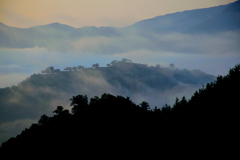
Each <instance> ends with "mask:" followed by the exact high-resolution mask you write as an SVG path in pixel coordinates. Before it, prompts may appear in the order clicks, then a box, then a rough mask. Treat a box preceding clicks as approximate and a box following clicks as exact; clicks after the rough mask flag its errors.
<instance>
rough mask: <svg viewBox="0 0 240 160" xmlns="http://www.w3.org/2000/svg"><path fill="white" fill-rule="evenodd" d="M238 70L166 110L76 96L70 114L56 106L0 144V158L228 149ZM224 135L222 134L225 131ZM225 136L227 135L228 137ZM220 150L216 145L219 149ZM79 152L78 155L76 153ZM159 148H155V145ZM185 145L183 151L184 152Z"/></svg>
mask: <svg viewBox="0 0 240 160" xmlns="http://www.w3.org/2000/svg"><path fill="white" fill-rule="evenodd" d="M239 82H240V65H237V66H235V68H233V69H230V71H229V74H228V75H226V76H224V77H222V76H218V77H217V79H216V81H215V82H211V83H208V84H207V85H206V87H204V88H202V89H199V90H198V91H196V92H195V93H194V95H193V96H192V97H191V98H190V99H189V100H187V99H186V98H185V97H183V98H181V99H180V100H179V99H178V98H176V101H175V104H174V105H173V106H172V107H170V106H169V105H167V104H166V105H165V106H164V107H163V108H161V109H160V108H157V107H155V108H154V109H150V108H151V107H150V106H149V104H148V102H146V101H143V102H142V103H140V104H139V105H137V104H135V103H134V102H132V100H131V99H130V98H129V97H123V96H114V95H111V94H103V95H102V96H101V97H97V96H95V97H92V98H91V99H90V100H89V99H88V97H87V96H86V95H77V96H73V97H72V98H71V106H72V108H71V112H70V111H69V110H66V109H64V108H63V107H62V106H58V107H57V108H56V109H55V110H54V111H53V113H54V115H53V116H51V117H49V116H47V115H45V114H44V115H42V116H41V118H40V119H39V121H38V123H34V124H32V125H31V127H30V128H26V129H25V130H23V131H22V133H21V134H19V135H18V136H17V137H16V138H11V139H9V140H8V141H7V142H4V143H3V144H2V148H1V150H0V151H1V152H2V153H12V152H14V153H16V152H20V153H23V152H24V151H28V152H30V153H38V152H39V151H41V153H42V154H46V155H47V154H49V153H53V152H55V151H59V150H61V149H64V151H65V152H66V153H67V151H78V152H79V153H80V154H81V153H84V152H85V151H88V152H95V150H96V151H103V150H104V149H103V148H102V147H103V146H102V145H103V144H104V146H105V149H108V150H109V151H110V150H111V151H112V150H113V151H115V150H117V149H119V147H120V146H122V145H123V146H122V147H130V146H131V147H134V146H135V147H136V146H138V145H140V146H142V147H143V146H145V144H148V145H153V144H162V145H164V144H167V143H171V144H172V145H175V144H176V143H178V142H181V143H184V144H188V145H189V144H191V146H194V147H199V146H201V145H206V143H207V144H208V145H207V146H204V147H205V148H209V149H210V148H211V147H219V148H220V146H222V147H224V146H223V145H226V143H227V144H228V141H231V140H230V139H231V138H232V137H228V136H229V135H231V136H234V132H235V130H236V129H237V128H236V126H235V124H236V122H237V121H236V120H237V109H238V107H239V101H238V96H239V95H238V91H239V89H240V83H239ZM226 130H227V132H228V133H226V132H223V131H226ZM229 133H230V134H229ZM218 145H219V146H218ZM81 147H83V149H82V150H79V149H80V148H81ZM156 147H158V146H156ZM188 147H189V146H187V148H188ZM63 155H64V154H63Z"/></svg>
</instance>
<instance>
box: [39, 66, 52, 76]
mask: <svg viewBox="0 0 240 160" xmlns="http://www.w3.org/2000/svg"><path fill="white" fill-rule="evenodd" d="M53 71H54V67H53V66H51V67H47V68H46V69H45V70H42V71H41V73H47V74H49V73H53Z"/></svg>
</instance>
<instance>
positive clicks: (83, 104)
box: [70, 95, 88, 114]
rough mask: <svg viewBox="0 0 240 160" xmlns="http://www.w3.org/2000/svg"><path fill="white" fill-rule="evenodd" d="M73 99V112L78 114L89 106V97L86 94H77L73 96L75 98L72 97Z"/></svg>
mask: <svg viewBox="0 0 240 160" xmlns="http://www.w3.org/2000/svg"><path fill="white" fill-rule="evenodd" d="M70 100H71V101H72V103H71V106H73V108H72V113H73V114H78V113H80V112H81V111H86V110H87V108H88V97H87V96H86V95H84V96H83V95H77V96H73V98H71V99H70Z"/></svg>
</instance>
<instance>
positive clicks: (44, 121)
mask: <svg viewBox="0 0 240 160" xmlns="http://www.w3.org/2000/svg"><path fill="white" fill-rule="evenodd" d="M48 121H49V117H48V116H46V115H45V114H44V115H42V116H41V118H40V119H39V121H38V123H39V124H40V125H45V124H46V123H47V122H48Z"/></svg>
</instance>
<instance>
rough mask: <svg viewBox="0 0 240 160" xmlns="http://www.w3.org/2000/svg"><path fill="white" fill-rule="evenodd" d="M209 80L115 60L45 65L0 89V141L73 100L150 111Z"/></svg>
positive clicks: (196, 73)
mask: <svg viewBox="0 0 240 160" xmlns="http://www.w3.org/2000/svg"><path fill="white" fill-rule="evenodd" d="M214 79H215V77H214V76H212V75H208V74H206V73H204V72H201V71H200V70H186V69H178V68H177V67H176V66H174V65H173V64H171V65H170V66H169V67H161V66H160V65H159V64H158V65H155V66H148V65H145V64H138V63H134V62H132V61H131V60H128V59H123V60H121V61H116V60H114V61H112V62H110V63H109V64H107V65H106V66H105V67H100V66H99V65H98V64H97V63H95V64H93V65H92V67H90V68H86V67H83V66H81V65H78V66H72V67H70V66H68V67H66V68H65V69H63V70H60V69H57V68H55V67H54V66H50V67H48V68H46V69H44V70H42V72H41V73H38V74H33V75H31V76H30V77H29V78H27V79H25V80H24V81H22V82H21V83H19V84H18V85H17V86H12V87H9V88H1V89H0V129H1V130H2V131H3V132H2V133H0V142H3V141H4V140H6V139H7V138H10V137H9V136H14V135H16V134H17V133H18V132H20V131H21V130H22V128H24V127H27V126H29V125H30V124H31V123H34V122H36V121H37V120H38V118H39V117H40V116H41V115H42V114H46V115H49V116H50V115H51V113H52V110H53V109H54V108H55V107H56V106H58V105H63V106H65V107H66V108H67V109H69V108H70V106H69V98H70V97H72V96H73V95H78V94H81V95H87V96H88V97H94V96H99V97H100V96H101V95H102V94H103V93H109V94H112V95H122V96H124V97H131V99H132V100H133V101H134V102H135V103H136V104H140V103H141V102H142V101H147V102H148V103H149V105H150V106H151V109H153V108H154V107H155V106H157V107H160V108H161V107H162V106H164V105H165V103H168V104H170V105H172V104H173V102H174V100H175V97H176V96H178V97H182V96H186V98H190V96H191V95H192V94H193V93H194V91H195V90H197V89H198V88H200V87H202V85H205V84H207V83H208V82H213V81H214Z"/></svg>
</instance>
